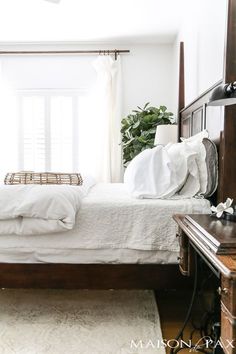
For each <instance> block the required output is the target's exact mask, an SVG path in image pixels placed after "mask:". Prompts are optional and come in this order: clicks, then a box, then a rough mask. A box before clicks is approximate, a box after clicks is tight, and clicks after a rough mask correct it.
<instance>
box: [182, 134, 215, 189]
mask: <svg viewBox="0 0 236 354" xmlns="http://www.w3.org/2000/svg"><path fill="white" fill-rule="evenodd" d="M208 137H209V133H208V131H207V130H203V131H202V132H200V133H198V134H195V135H193V136H191V137H190V138H187V139H184V138H181V140H182V141H183V143H184V144H187V145H188V146H189V147H190V148H191V149H193V150H194V151H196V153H197V159H196V163H197V167H198V172H199V178H200V190H199V193H198V194H199V195H205V193H206V190H207V182H208V175H207V165H206V149H205V146H204V144H203V142H202V141H203V139H204V138H208Z"/></svg>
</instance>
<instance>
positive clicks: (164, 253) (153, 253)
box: [0, 183, 209, 264]
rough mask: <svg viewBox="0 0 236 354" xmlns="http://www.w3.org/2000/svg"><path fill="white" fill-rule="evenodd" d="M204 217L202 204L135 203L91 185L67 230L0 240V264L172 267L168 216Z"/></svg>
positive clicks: (117, 189) (174, 249) (112, 188)
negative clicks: (165, 265)
mask: <svg viewBox="0 0 236 354" xmlns="http://www.w3.org/2000/svg"><path fill="white" fill-rule="evenodd" d="M204 211H205V212H206V213H207V212H209V201H207V200H206V199H197V198H189V199H184V200H183V199H180V200H168V199H166V200H160V199H141V200H140V199H135V198H133V197H131V196H130V195H129V194H128V193H127V190H126V188H125V186H124V184H122V183H120V184H119V183H117V184H116V183H113V184H102V183H101V184H96V185H94V186H93V187H92V188H91V189H90V191H89V193H88V195H87V196H86V197H85V198H84V199H83V201H82V205H81V208H80V209H79V212H78V214H77V218H76V224H75V227H74V228H73V229H72V230H70V231H66V232H59V233H52V234H40V235H34V236H32V235H14V234H13V235H1V236H0V261H1V262H6V263H68V264H76V263H78V262H79V263H83V264H90V263H93V264H101V263H106V264H127V263H128V264H132V263H133V264H136V263H141V264H175V263H177V257H178V249H179V246H178V242H177V239H176V237H175V234H176V231H177V230H176V225H175V223H174V221H173V220H172V214H173V213H177V212H182V213H201V212H204ZM0 225H1V223H0ZM16 245H17V247H16Z"/></svg>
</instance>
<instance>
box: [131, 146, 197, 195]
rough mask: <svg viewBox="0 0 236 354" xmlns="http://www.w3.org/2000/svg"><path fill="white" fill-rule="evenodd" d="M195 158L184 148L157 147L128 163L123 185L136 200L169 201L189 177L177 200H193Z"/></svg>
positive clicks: (194, 154) (195, 185)
mask: <svg viewBox="0 0 236 354" xmlns="http://www.w3.org/2000/svg"><path fill="white" fill-rule="evenodd" d="M196 158H197V152H196V151H195V150H194V149H191V146H188V145H187V144H184V143H178V144H169V145H168V146H166V147H163V146H160V145H158V146H157V147H155V148H153V149H147V150H144V151H142V152H141V153H140V154H139V155H137V156H136V157H135V158H134V159H133V160H132V161H131V162H130V164H129V165H128V167H127V169H126V171H125V175H124V183H125V185H126V187H127V189H128V191H129V192H130V193H131V194H132V196H134V197H136V198H162V199H164V198H171V197H173V196H174V195H175V194H176V192H177V191H179V190H180V189H181V188H182V187H183V186H184V184H185V182H186V181H187V178H188V175H189V174H191V176H192V179H191V181H190V182H191V183H189V185H188V188H187V190H185V192H184V193H183V195H180V196H179V198H182V197H193V196H194V195H196V194H197V193H198V192H199V190H200V182H199V173H198V168H197V164H196Z"/></svg>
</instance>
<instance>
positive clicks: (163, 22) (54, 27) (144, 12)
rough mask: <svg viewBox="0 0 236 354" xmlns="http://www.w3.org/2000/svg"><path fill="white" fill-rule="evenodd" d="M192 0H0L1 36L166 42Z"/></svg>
mask: <svg viewBox="0 0 236 354" xmlns="http://www.w3.org/2000/svg"><path fill="white" fill-rule="evenodd" d="M187 3H188V4H189V3H193V0H61V1H60V2H59V3H56V2H49V1H45V0H0V42H41V41H42V42H45V41H50V42H54V41H61V42H66V41H75V42H81V41H87V42H88V41H104V42H105V41H112V42H115V41H117V42H121V41H122V42H158V43H171V42H173V41H174V39H175V36H176V34H177V32H178V29H179V27H180V24H181V20H182V18H183V15H184V13H185V11H184V10H186V4H187Z"/></svg>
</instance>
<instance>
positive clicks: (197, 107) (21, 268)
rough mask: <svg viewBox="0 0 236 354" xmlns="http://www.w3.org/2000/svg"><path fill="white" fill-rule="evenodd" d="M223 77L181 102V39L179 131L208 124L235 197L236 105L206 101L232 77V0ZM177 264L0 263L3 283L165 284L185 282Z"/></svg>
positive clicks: (225, 190)
mask: <svg viewBox="0 0 236 354" xmlns="http://www.w3.org/2000/svg"><path fill="white" fill-rule="evenodd" d="M225 44H226V45H225V48H226V49H225V67H224V77H223V79H222V80H221V81H220V82H217V83H216V84H215V85H214V86H213V87H211V88H210V89H209V90H207V91H206V92H205V93H204V94H202V95H201V96H200V97H198V98H197V99H196V100H194V101H193V102H192V103H191V104H189V105H188V106H187V107H185V103H184V102H185V100H184V96H185V93H184V44H183V43H181V44H180V72H179V123H178V124H179V135H180V136H184V137H188V136H190V135H193V134H196V133H197V132H199V131H201V130H202V129H205V128H206V129H208V131H209V133H210V137H211V138H212V139H213V140H214V141H215V142H216V143H217V146H218V148H219V187H218V193H217V199H218V200H221V201H222V200H225V199H226V197H231V198H234V200H235V201H236V105H233V106H230V107H227V109H225V112H223V111H222V109H220V108H217V107H208V106H207V102H208V99H209V96H210V94H211V92H212V90H213V89H214V88H215V87H216V86H217V85H218V84H220V83H221V82H232V81H235V80H236V63H235V62H236V0H228V25H227V35H226V43H225ZM188 286H189V282H188V281H187V280H186V279H185V278H184V277H182V275H180V272H179V270H178V265H177V264H176V265H174V264H170V265H162V264H161V265H159V264H150V265H136V264H120V265H119V264H117V265H115V264H114V265H112V264H109V265H106V264H9V263H0V287H1V288H83V289H110V288H112V289H118V288H119V289H121V288H123V289H164V288H183V287H188Z"/></svg>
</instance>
